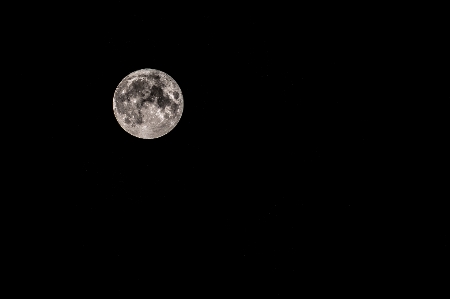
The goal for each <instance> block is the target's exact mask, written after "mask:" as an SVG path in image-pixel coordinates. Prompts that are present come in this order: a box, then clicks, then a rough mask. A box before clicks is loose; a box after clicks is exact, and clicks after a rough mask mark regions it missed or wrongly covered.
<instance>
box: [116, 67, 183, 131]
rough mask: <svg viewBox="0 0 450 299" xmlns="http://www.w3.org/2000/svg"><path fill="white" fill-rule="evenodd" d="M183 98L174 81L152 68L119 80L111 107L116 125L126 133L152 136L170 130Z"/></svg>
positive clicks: (179, 112) (174, 122)
mask: <svg viewBox="0 0 450 299" xmlns="http://www.w3.org/2000/svg"><path fill="white" fill-rule="evenodd" d="M183 107H184V100H183V94H182V93H181V89H180V87H179V86H178V84H177V82H175V80H174V79H173V78H172V77H170V76H169V75H167V74H166V73H164V72H162V71H159V70H154V69H142V70H139V71H135V72H133V73H131V74H129V75H128V76H126V77H125V78H123V79H122V81H121V82H120V83H119V85H118V86H117V88H116V91H115V93H114V99H113V110H114V116H115V117H116V119H117V121H118V123H119V124H120V126H121V127H122V128H123V129H124V130H125V131H126V132H128V133H129V134H131V135H133V136H135V137H138V138H142V139H154V138H158V137H161V136H163V135H165V134H167V133H169V132H170V131H172V129H173V128H174V127H175V126H176V125H177V123H178V122H179V121H180V118H181V115H182V113H183Z"/></svg>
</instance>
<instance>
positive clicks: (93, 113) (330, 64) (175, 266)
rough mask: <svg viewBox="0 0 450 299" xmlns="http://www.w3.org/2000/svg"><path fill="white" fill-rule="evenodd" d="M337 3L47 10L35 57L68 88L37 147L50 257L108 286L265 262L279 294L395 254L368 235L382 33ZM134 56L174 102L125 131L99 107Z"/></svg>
mask: <svg viewBox="0 0 450 299" xmlns="http://www.w3.org/2000/svg"><path fill="white" fill-rule="evenodd" d="M174 5H175V4H174ZM335 9H336V8H332V7H328V8H324V7H322V8H314V9H313V8H309V7H305V6H302V5H299V6H292V7H284V8H282V9H280V8H271V7H263V8H261V7H260V8H259V9H255V10H250V11H245V12H244V11H243V10H241V9H231V8H227V9H223V8H220V9H218V8H217V9H213V8H205V7H199V8H193V7H189V8H187V9H186V10H184V9H181V8H180V9H178V10H176V11H175V12H171V13H166V12H165V13H161V12H158V10H157V9H154V10H152V9H150V8H148V6H137V7H135V6H133V5H131V4H129V3H128V2H118V4H115V5H111V6H108V7H107V8H105V7H92V8H84V7H83V8H80V7H78V8H77V7H69V6H67V7H64V8H61V11H62V12H64V13H60V14H57V15H55V16H53V17H52V18H50V19H49V20H51V21H49V20H47V21H44V24H45V25H44V26H43V27H44V28H43V29H40V30H42V31H43V32H45V33H46V34H44V35H43V36H41V35H39V37H36V41H39V43H37V44H41V45H45V46H44V48H45V51H44V50H43V53H45V55H42V56H40V57H41V58H40V59H41V60H40V61H41V62H42V64H43V65H46V61H51V63H49V64H48V66H47V69H49V68H50V70H49V72H51V73H53V72H54V73H55V74H56V76H57V78H56V82H57V83H54V85H55V86H54V87H55V88H56V89H57V90H61V91H64V92H65V93H64V96H62V98H61V99H59V100H58V101H55V102H54V103H51V104H50V105H49V107H48V111H56V113H54V114H53V115H52V118H49V119H45V121H48V122H49V125H52V124H57V123H64V124H65V125H64V127H62V128H61V129H60V131H59V130H58V131H57V132H54V134H53V135H52V136H49V144H51V146H50V147H49V148H48V149H47V150H46V153H45V159H46V161H47V162H46V165H47V166H48V168H49V169H51V170H50V172H51V175H52V176H51V177H52V182H53V183H52V185H53V186H54V187H52V188H49V190H47V191H48V209H49V211H50V212H48V213H49V214H50V215H51V216H50V217H46V219H47V220H46V221H48V223H49V224H48V227H49V233H48V234H47V235H48V238H47V239H48V240H47V239H45V241H42V240H41V242H44V244H53V245H52V246H53V247H52V248H54V249H53V250H54V254H55V256H57V257H58V258H54V257H53V259H57V260H58V261H59V262H55V263H56V265H55V269H59V271H61V272H63V273H66V271H68V270H67V269H69V268H70V269H73V271H71V273H72V274H71V275H73V279H75V280H77V281H79V282H80V283H81V284H83V285H90V284H95V283H96V282H98V283H100V281H101V282H105V283H106V281H109V282H111V281H114V282H117V285H118V288H119V289H120V288H125V285H128V283H133V284H137V285H140V284H144V285H145V284H146V283H147V282H148V281H152V282H153V283H157V284H159V283H163V284H165V285H166V284H167V285H168V286H169V285H170V284H171V281H172V282H173V281H177V283H178V281H184V283H182V282H180V283H181V284H183V287H184V286H189V289H190V290H196V289H197V287H196V283H194V282H192V281H191V280H193V281H203V283H201V285H203V287H205V285H208V286H215V285H220V284H221V283H220V282H219V281H222V282H223V281H226V282H227V284H229V285H232V286H237V285H247V286H248V285H249V284H250V281H251V280H253V279H254V278H255V277H264V279H267V280H268V281H272V282H273V285H272V286H269V285H267V284H266V285H265V286H264V287H262V286H261V285H259V288H263V289H264V290H266V291H267V292H268V293H270V294H273V295H277V294H280V292H281V293H282V292H283V290H284V291H285V292H288V291H287V290H290V288H291V287H292V286H295V285H297V284H300V283H304V284H310V283H313V284H316V283H318V284H320V281H323V280H327V279H330V280H333V279H332V278H333V277H340V278H342V277H347V278H348V281H351V282H352V283H362V281H358V279H360V278H358V277H357V276H358V275H356V276H355V273H361V272H364V271H366V269H367V268H368V267H369V268H370V267H382V266H380V265H382V264H383V263H385V262H386V260H387V259H389V257H390V256H391V255H394V256H397V255H398V256H400V250H399V249H398V250H394V251H389V250H387V248H388V247H389V246H388V245H385V244H384V243H382V242H379V241H380V240H381V239H382V240H386V239H387V240H389V242H394V243H395V244H397V243H398V242H399V238H397V237H394V236H392V235H391V234H392V231H391V230H389V229H388V228H387V224H386V223H393V222H395V220H394V219H395V217H394V216H393V214H390V213H389V211H388V212H386V214H384V216H382V217H381V216H380V217H378V216H375V215H374V213H375V212H374V211H379V209H380V206H384V207H386V206H385V204H386V203H387V202H389V200H388V198H387V197H390V196H392V194H389V195H388V196H387V195H386V192H385V190H387V189H389V188H390V187H391V186H394V185H395V184H396V181H395V178H393V177H392V176H390V175H391V174H392V172H391V173H386V171H385V169H384V166H385V165H384V164H383V163H384V160H383V157H384V155H386V153H387V152H389V145H386V144H385V143H383V144H380V142H379V140H380V138H381V137H382V136H381V133H380V128H382V127H383V126H384V122H385V120H386V117H388V116H386V115H384V116H381V115H380V114H379V111H380V110H382V109H384V108H382V107H380V105H381V104H380V98H382V97H383V96H385V95H386V94H385V93H384V91H383V92H382V91H381V90H380V86H384V87H386V86H389V85H390V84H393V83H392V82H391V81H389V80H387V79H385V78H386V76H384V77H383V76H380V72H381V71H382V70H381V69H382V68H383V61H385V58H386V56H388V55H390V54H389V53H390V52H389V48H388V47H385V46H384V44H382V43H380V40H382V39H383V38H387V37H383V34H382V33H380V28H381V25H380V23H377V18H376V17H375V16H373V15H370V14H369V11H368V10H364V9H362V8H361V9H362V10H361V11H360V13H357V14H356V13H351V11H350V10H348V9H347V8H342V7H341V8H340V9H341V10H342V11H344V12H347V13H337V11H336V10H335ZM149 10H150V11H152V12H151V13H150V12H149ZM341 10H340V11H341ZM60 27H61V28H63V29H60ZM36 36H38V35H36ZM48 45H51V46H48ZM38 56H39V55H38ZM144 68H152V69H158V70H161V71H163V72H165V73H167V74H169V75H170V76H171V77H172V78H174V79H175V80H176V82H177V83H178V85H179V86H180V88H181V90H182V92H183V96H184V101H185V106H184V111H183V116H182V118H181V120H180V122H179V123H178V125H177V126H176V127H175V128H174V129H173V130H172V131H171V132H170V133H168V134H167V135H165V136H163V137H161V138H158V139H155V140H142V139H139V138H136V137H133V136H131V135H129V134H128V133H126V132H125V131H124V130H123V129H122V128H121V127H120V125H119V124H118V122H117V121H116V119H115V117H114V114H113V110H112V99H113V95H114V91H115V89H116V87H117V85H118V84H119V82H120V81H121V80H122V79H123V78H124V77H125V76H127V75H128V74H129V73H131V72H133V71H136V70H139V69H144ZM61 70H64V71H63V72H61ZM384 90H385V89H384ZM394 171H395V170H394ZM43 188H44V189H45V188H46V187H43ZM49 219H50V220H49ZM388 231H389V232H390V233H391V234H388V235H386V234H385V233H387V232H388ZM402 235H403V238H407V237H406V236H405V234H402ZM400 239H401V238H400ZM45 242H48V243H45ZM390 244H392V243H390ZM44 246H47V245H44ZM48 246H50V245H48ZM389 248H391V247H389ZM375 251H376V252H378V254H377V255H371V254H372V253H373V252H375ZM368 256H371V258H370V259H368V258H367V257H368ZM343 273H344V274H343ZM219 277H220V278H219ZM277 281H282V282H281V284H280V283H277ZM337 285H340V286H341V287H345V286H343V285H342V284H339V283H337ZM256 286H258V283H256V284H255V287H256ZM260 290H261V289H260Z"/></svg>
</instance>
